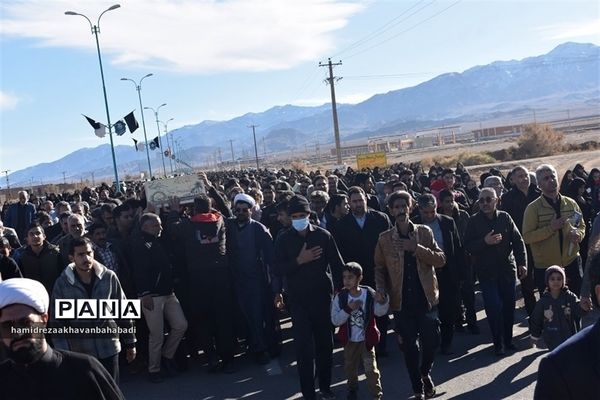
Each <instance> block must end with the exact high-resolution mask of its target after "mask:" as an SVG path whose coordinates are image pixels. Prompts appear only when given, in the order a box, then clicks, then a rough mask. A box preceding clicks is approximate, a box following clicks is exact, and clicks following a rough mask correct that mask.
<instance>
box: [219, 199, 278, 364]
mask: <svg viewBox="0 0 600 400" xmlns="http://www.w3.org/2000/svg"><path fill="white" fill-rule="evenodd" d="M254 206H255V202H254V199H253V198H252V197H251V196H249V195H247V194H244V193H240V194H238V195H237V196H235V199H234V200H233V210H234V213H235V218H232V219H228V220H227V255H228V257H229V264H230V268H231V271H232V273H233V283H234V289H235V292H236V294H237V300H238V303H239V306H240V309H241V311H242V314H243V315H244V317H245V319H246V324H247V328H248V343H249V351H250V352H251V353H252V355H253V357H254V361H255V362H256V363H258V364H261V365H264V364H267V363H268V362H269V360H270V357H269V353H271V354H275V353H276V347H277V346H276V344H277V338H276V328H275V308H274V306H273V300H274V293H273V291H272V288H271V282H273V280H274V279H276V278H275V277H274V276H272V263H273V239H272V238H271V235H270V234H269V231H268V230H267V228H266V227H265V226H264V225H263V224H261V223H260V222H258V221H254V220H253V219H252V217H251V215H250V213H251V210H252V209H253V208H254ZM276 287H279V285H276Z"/></svg>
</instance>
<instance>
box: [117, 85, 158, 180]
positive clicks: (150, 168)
mask: <svg viewBox="0 0 600 400" xmlns="http://www.w3.org/2000/svg"><path fill="white" fill-rule="evenodd" d="M152 75H154V74H148V75H145V76H143V77H142V79H140V82H139V83H137V82H136V81H134V80H133V79H129V78H121V80H122V81H131V82H133V84H134V85H135V90H137V92H138V99H139V100H140V112H141V113H142V127H143V128H144V144H145V145H146V158H147V159H148V173H149V174H150V179H152V164H151V163H150V150H149V149H148V135H147V134H146V120H145V118H144V106H143V105H142V81H143V80H144V79H146V78H148V77H150V76H152Z"/></svg>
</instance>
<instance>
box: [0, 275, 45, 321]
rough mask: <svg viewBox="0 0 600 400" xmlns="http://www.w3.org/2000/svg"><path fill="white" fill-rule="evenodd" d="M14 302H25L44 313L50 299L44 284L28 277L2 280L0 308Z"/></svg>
mask: <svg viewBox="0 0 600 400" xmlns="http://www.w3.org/2000/svg"><path fill="white" fill-rule="evenodd" d="M12 304H24V305H26V306H29V307H31V308H33V309H34V310H36V311H37V312H39V313H40V314H44V313H47V312H48V305H49V304H50V299H49V298H48V292H47V291H46V288H45V287H44V285H42V284H41V283H40V282H38V281H35V280H33V279H28V278H12V279H7V280H5V281H2V282H0V310H2V309H3V308H4V307H7V306H10V305H12Z"/></svg>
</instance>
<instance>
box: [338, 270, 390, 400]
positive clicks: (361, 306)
mask: <svg viewBox="0 0 600 400" xmlns="http://www.w3.org/2000/svg"><path fill="white" fill-rule="evenodd" d="M361 280H362V267H361V266H360V265H359V264H358V263H355V262H350V263H347V264H346V265H345V266H344V271H343V282H344V288H343V289H342V290H341V291H340V292H339V293H338V294H337V295H336V296H335V298H334V299H333V302H332V303H331V322H332V323H333V324H334V325H335V326H339V327H340V329H339V331H338V334H337V335H338V337H339V339H340V342H341V343H342V344H343V345H344V370H345V371H346V376H347V377H348V399H356V398H357V391H358V364H359V362H360V361H361V360H362V361H363V367H364V370H365V375H366V376H367V385H368V386H369V392H371V395H372V396H373V398H374V399H380V398H381V397H382V396H383V391H382V390H381V380H380V375H379V370H378V369H377V361H376V360H375V349H374V346H375V345H376V344H377V343H378V342H379V330H378V329H377V325H376V324H375V316H377V317H381V316H382V315H385V314H386V313H387V311H388V308H389V300H388V297H387V296H385V297H384V295H382V294H381V293H376V292H375V290H373V289H372V288H370V287H368V286H361V285H360V282H361Z"/></svg>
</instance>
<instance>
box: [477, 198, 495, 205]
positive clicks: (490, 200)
mask: <svg viewBox="0 0 600 400" xmlns="http://www.w3.org/2000/svg"><path fill="white" fill-rule="evenodd" d="M494 200H496V198H495V197H481V198H480V199H479V200H477V202H478V203H479V204H483V203H487V204H489V203H491V202H493V201H494Z"/></svg>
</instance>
